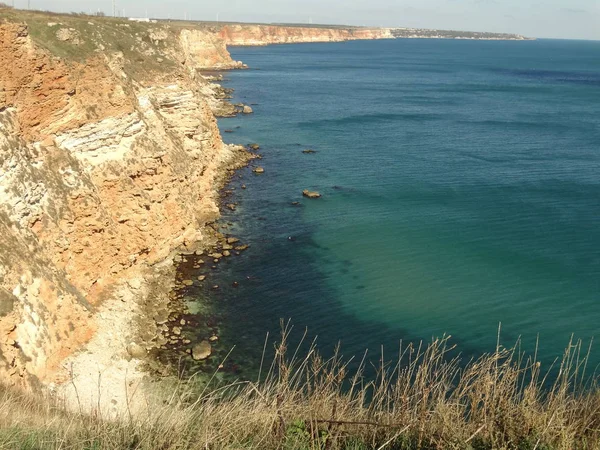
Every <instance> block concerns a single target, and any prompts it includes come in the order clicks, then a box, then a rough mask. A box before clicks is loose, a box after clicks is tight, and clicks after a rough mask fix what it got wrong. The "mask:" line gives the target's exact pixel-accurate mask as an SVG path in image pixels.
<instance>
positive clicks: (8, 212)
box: [0, 8, 390, 408]
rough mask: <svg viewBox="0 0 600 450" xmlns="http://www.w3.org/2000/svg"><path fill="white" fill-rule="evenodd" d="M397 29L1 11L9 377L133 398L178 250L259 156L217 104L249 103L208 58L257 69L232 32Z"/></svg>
mask: <svg viewBox="0 0 600 450" xmlns="http://www.w3.org/2000/svg"><path fill="white" fill-rule="evenodd" d="M388 33H389V32H388V31H386V30H369V29H358V28H355V29H343V28H339V29H331V30H328V29H324V28H315V29H309V28H302V27H271V26H251V25H248V26H235V25H232V26H224V27H202V26H195V25H194V26H192V25H189V24H169V23H143V24H142V23H135V22H128V21H125V20H117V19H104V18H92V17H77V16H67V15H64V16H56V15H47V14H43V13H25V12H22V11H14V10H8V9H2V8H0V64H1V66H2V68H3V69H2V70H0V378H1V379H2V380H3V381H4V382H8V383H10V384H18V385H23V386H29V387H31V386H33V385H35V384H37V383H40V382H41V383H42V384H44V385H46V386H61V383H62V386H63V387H64V386H65V384H64V383H65V381H66V380H68V381H69V383H68V386H69V388H64V389H65V392H66V390H68V389H72V390H73V392H71V396H70V398H71V399H74V398H76V399H77V402H81V401H82V399H81V398H80V392H86V393H90V392H95V393H90V394H89V399H88V401H89V402H90V405H96V404H99V403H100V396H101V391H102V387H101V386H99V385H97V386H92V385H91V384H90V383H91V381H90V380H93V382H94V383H95V382H99V381H98V380H99V378H98V374H101V375H102V379H103V383H104V387H107V391H108V392H110V394H109V395H106V394H105V395H104V397H103V400H105V401H108V402H109V405H110V404H112V405H117V404H121V405H123V404H127V407H129V406H130V405H129V399H128V389H129V388H131V389H135V388H136V383H138V382H139V381H140V379H141V375H140V370H139V369H140V363H139V357H140V356H141V355H143V354H145V352H146V351H148V350H149V349H151V348H153V346H154V345H156V341H159V340H160V322H161V320H163V318H162V316H164V314H165V312H164V311H161V312H160V313H159V314H157V315H160V316H161V319H160V320H159V319H158V318H157V317H153V316H152V314H150V316H149V317H146V316H145V315H148V311H147V309H144V308H145V306H147V305H149V304H152V305H154V306H155V307H156V305H158V306H159V307H162V306H161V305H163V304H166V303H167V302H168V298H167V297H168V293H169V289H170V282H169V277H171V279H172V278H173V273H172V264H169V261H170V260H169V256H170V255H173V252H174V251H175V250H176V249H179V250H177V251H181V249H182V248H183V249H184V250H189V251H192V250H193V249H194V248H195V246H197V245H198V244H199V243H202V242H203V240H206V239H207V235H208V234H209V233H208V232H207V228H206V224H207V223H210V222H212V221H214V220H215V219H216V218H218V216H219V209H218V205H217V190H218V188H219V186H220V185H221V183H222V182H223V180H224V179H225V178H226V173H227V171H228V170H229V169H232V168H234V167H239V166H240V165H242V164H244V163H245V161H246V160H247V158H248V155H247V153H246V152H245V151H244V149H243V148H241V147H239V146H232V145H225V144H224V143H223V141H222V139H221V136H220V133H219V129H218V127H217V123H216V119H215V115H216V114H220V113H223V111H224V110H225V113H227V114H229V113H231V111H232V109H231V108H233V107H227V108H224V107H223V105H224V102H223V96H224V95H223V90H221V89H220V87H219V86H217V85H215V84H213V83H211V82H209V81H208V78H205V77H204V76H202V75H201V73H200V72H199V70H202V69H232V68H241V67H243V64H242V63H241V62H236V61H233V60H232V59H231V56H230V54H229V52H228V51H227V48H226V46H227V45H231V44H234V45H264V44H271V43H288V42H317V41H319V42H321V41H341V40H350V39H360V38H365V39H378V38H383V37H390V36H389V35H388ZM165 262H166V263H165ZM132 345H133V346H132ZM82 349H86V350H87V351H86V352H81V351H80V350H82ZM124 374H127V380H128V383H127V384H125V383H124V381H123V377H124V376H125V375H124ZM132 383H133V384H132ZM106 384H108V386H106ZM67 394H68V392H67ZM67 397H69V396H68V395H67ZM68 400H69V399H68V398H67V401H68ZM90 405H81V403H79V404H78V405H77V406H78V407H82V406H84V407H86V408H87V407H89V406H90Z"/></svg>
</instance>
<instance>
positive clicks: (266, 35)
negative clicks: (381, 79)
mask: <svg viewBox="0 0 600 450" xmlns="http://www.w3.org/2000/svg"><path fill="white" fill-rule="evenodd" d="M218 35H219V37H220V38H221V39H222V40H223V41H224V42H225V43H226V44H227V45H269V44H291V43H306V42H342V41H352V40H358V39H391V38H393V36H392V32H391V30H389V29H386V28H358V27H350V28H343V27H339V28H323V27H314V28H310V27H301V26H269V25H226V26H223V27H222V28H221V29H220V30H219V32H218Z"/></svg>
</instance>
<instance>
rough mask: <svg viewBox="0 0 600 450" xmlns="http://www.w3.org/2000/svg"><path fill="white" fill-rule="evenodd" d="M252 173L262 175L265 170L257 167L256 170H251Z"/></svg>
mask: <svg viewBox="0 0 600 450" xmlns="http://www.w3.org/2000/svg"><path fill="white" fill-rule="evenodd" d="M253 172H254V173H264V172H265V169H263V168H262V167H257V168H256V169H254V170H253Z"/></svg>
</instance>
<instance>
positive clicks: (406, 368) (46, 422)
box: [0, 329, 600, 450]
mask: <svg viewBox="0 0 600 450" xmlns="http://www.w3.org/2000/svg"><path fill="white" fill-rule="evenodd" d="M288 333H289V330H288V329H285V330H284V332H283V334H282V339H281V341H280V343H279V344H277V346H276V348H275V352H276V356H275V358H274V360H273V361H272V362H271V364H270V365H269V366H268V367H263V368H262V369H261V372H262V373H263V375H262V376H259V379H257V380H253V381H236V382H232V383H231V384H229V385H226V386H219V387H217V386H215V387H213V388H206V387H204V388H203V389H202V390H200V389H198V388H195V387H194V386H195V384H194V382H193V381H190V382H185V383H184V382H179V383H177V384H176V385H175V386H174V387H172V388H171V389H170V391H169V392H168V396H165V397H164V398H165V401H164V402H163V403H161V404H160V405H151V406H149V407H148V408H147V409H145V410H143V411H140V412H138V413H136V414H133V415H130V414H125V415H123V416H122V417H118V418H116V419H109V418H105V417H102V415H101V413H99V412H94V413H92V414H91V415H84V414H74V413H67V412H65V411H63V410H62V409H61V408H60V407H59V405H58V404H57V403H56V400H39V399H38V400H34V399H32V398H30V397H26V396H22V395H21V396H20V395H17V394H16V393H15V392H14V391H11V390H9V389H4V391H3V392H2V393H1V395H0V448H15V449H59V448H60V449H68V448H73V449H82V448H86V449H148V450H150V449H163V450H167V449H169V450H170V449H207V448H208V449H222V448H223V449H224V448H227V449H241V448H252V449H285V450H291V449H307V450H308V449H311V450H312V449H322V450H326V449H352V450H363V449H365V450H366V449H384V448H386V449H402V450H409V449H468V450H487V449H518V450H555V449H556V450H558V449H598V448H600V393H599V391H598V389H597V384H596V381H597V380H596V379H593V378H592V379H590V378H587V377H586V375H585V365H586V361H587V356H586V355H585V354H583V352H582V348H581V344H579V343H573V344H572V345H570V346H569V348H568V349H567V351H566V352H565V355H564V359H563V361H562V362H559V363H557V371H555V375H553V376H551V375H550V374H549V372H546V373H543V372H542V371H541V367H540V364H539V363H538V362H536V361H534V360H532V359H527V358H525V356H524V355H522V354H520V353H519V352H518V351H517V350H516V349H503V348H498V349H497V350H496V351H494V352H492V353H490V354H487V355H483V356H482V357H481V358H479V359H477V360H473V361H470V362H467V363H464V362H462V361H460V360H459V359H457V358H450V357H449V356H448V354H449V351H450V350H451V349H452V347H451V346H449V343H448V340H447V339H441V340H436V341H434V342H432V343H430V344H429V345H421V346H418V347H413V346H410V345H409V346H407V347H405V348H403V349H401V352H400V357H399V360H398V361H397V363H396V364H395V365H392V366H387V365H386V366H382V367H380V368H379V371H378V375H377V377H376V379H373V380H369V379H366V378H365V377H364V372H363V370H364V368H365V367H364V366H365V364H364V362H363V364H361V369H359V370H358V372H355V373H349V372H348V361H343V360H341V358H340V357H339V356H338V355H334V356H333V357H332V358H330V359H326V360H325V359H323V358H322V357H320V356H319V354H318V352H317V349H316V348H315V347H314V345H313V346H311V348H310V350H309V351H308V354H307V355H306V356H305V357H302V358H299V357H298V356H297V353H298V349H297V348H296V349H292V350H293V351H291V352H288V350H287V348H286V342H287V337H288ZM289 353H291V354H293V355H296V356H292V357H290V356H289Z"/></svg>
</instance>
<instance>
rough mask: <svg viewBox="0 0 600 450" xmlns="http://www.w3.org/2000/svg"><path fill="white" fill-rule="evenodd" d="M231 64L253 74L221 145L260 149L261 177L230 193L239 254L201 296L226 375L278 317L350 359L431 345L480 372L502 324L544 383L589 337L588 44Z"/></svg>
mask: <svg viewBox="0 0 600 450" xmlns="http://www.w3.org/2000/svg"><path fill="white" fill-rule="evenodd" d="M231 51H232V56H233V58H234V59H236V60H242V61H244V62H245V63H247V64H248V65H249V66H250V67H251V68H252V69H251V70H247V71H236V72H231V73H228V74H227V75H226V77H227V79H228V82H226V83H225V84H226V85H227V86H228V87H233V88H235V89H236V93H235V98H234V101H243V102H245V103H249V104H253V103H255V105H253V108H254V111H255V114H253V115H251V116H240V117H237V118H233V119H223V120H220V121H219V123H220V127H221V129H222V130H224V129H233V130H234V133H224V138H225V139H226V140H228V141H231V142H236V143H250V142H258V143H260V144H261V151H260V153H261V154H262V155H263V157H264V158H263V160H261V161H260V162H259V163H260V165H261V166H263V167H264V168H265V173H264V174H263V175H255V174H253V173H252V172H251V171H250V169H246V170H244V171H243V172H242V178H241V179H240V178H236V179H235V180H234V182H233V183H232V186H233V187H235V188H236V190H235V191H234V195H233V200H234V201H236V202H238V203H239V206H238V208H237V211H236V212H234V213H232V212H227V213H225V217H224V219H223V223H224V224H225V223H226V222H228V221H229V222H231V223H232V224H233V225H232V226H231V227H229V228H228V229H227V231H228V232H231V233H233V234H234V235H236V236H238V237H241V238H242V239H243V240H244V241H246V242H249V243H250V244H251V245H252V247H251V248H250V250H248V251H247V252H246V253H245V254H244V255H243V256H242V257H239V258H234V259H228V260H227V261H225V262H223V263H221V267H220V269H219V270H218V271H217V272H215V273H214V274H213V275H211V277H212V280H211V283H212V282H213V281H214V282H215V283H217V284H220V285H221V286H223V289H221V291H220V292H218V293H210V292H207V294H208V295H211V296H212V299H213V300H214V301H216V302H220V304H221V305H222V308H221V311H222V318H223V320H224V326H223V331H222V332H223V333H224V340H223V344H222V345H224V346H231V345H233V344H235V345H237V346H238V347H237V349H236V350H235V351H234V358H236V356H235V355H236V353H237V355H238V356H237V358H239V359H243V360H245V361H246V363H248V362H254V363H258V361H259V359H260V353H261V351H262V342H263V340H264V338H265V334H266V333H267V332H268V331H270V332H271V333H274V332H277V330H278V328H279V320H280V318H284V319H288V318H289V319H291V320H292V322H293V323H294V324H295V326H296V329H297V334H298V335H300V334H301V330H303V329H304V327H308V329H309V334H310V336H314V335H318V336H319V342H320V344H321V346H322V347H324V348H325V349H328V348H332V347H333V346H334V345H335V344H336V343H337V342H338V340H339V341H341V343H342V349H343V351H344V354H346V355H351V354H357V353H361V352H362V351H364V349H365V348H370V349H371V351H373V352H374V353H378V352H379V349H380V346H381V345H384V346H385V348H386V349H389V350H388V351H389V353H394V351H395V350H396V349H397V346H398V342H399V341H400V340H405V341H406V340H410V341H418V340H429V339H431V338H432V337H433V336H442V335H444V334H450V335H452V341H453V342H455V343H457V344H458V345H459V348H460V349H461V351H462V352H464V353H465V354H467V355H469V356H473V355H478V354H481V353H483V352H487V351H491V350H493V349H494V347H495V344H496V334H497V330H498V326H499V323H502V334H501V339H502V342H503V344H504V345H506V346H510V345H512V344H514V343H515V342H516V340H517V339H518V338H519V336H521V337H522V340H523V347H524V348H525V349H527V350H530V351H532V350H533V348H534V344H535V341H536V339H537V338H538V336H539V341H540V348H539V351H538V356H539V357H540V359H541V360H542V362H543V363H544V364H546V365H548V364H550V363H551V362H552V361H553V360H554V358H555V357H557V356H560V355H561V353H562V351H563V350H564V348H565V346H566V345H567V343H568V341H569V338H570V336H571V334H572V333H574V334H575V336H576V337H577V338H582V339H585V340H589V339H590V338H591V337H592V336H594V335H597V334H598V332H599V331H600V177H599V174H600V59H599V58H598V55H599V54H600V43H597V42H578V41H547V40H544V41H535V42H484V41H445V40H395V41H358V42H350V43H335V44H303V45H288V46H270V47H264V48H262V47H259V48H234V49H231ZM237 127H239V128H237ZM307 148H312V149H315V150H316V151H317V153H316V154H308V155H307V154H303V153H302V152H301V151H302V150H303V149H307ZM241 184H246V185H247V189H246V190H241V189H240V186H241ZM306 188H308V189H312V190H318V191H319V192H321V193H322V194H323V198H321V199H319V200H308V199H303V198H302V195H301V193H302V190H303V189H306ZM229 201H230V200H227V202H229ZM293 201H299V202H300V205H299V206H293V205H292V204H291V202H293ZM290 238H291V239H290ZM232 280H237V281H239V283H240V286H239V288H232V287H231V288H230V287H228V286H229V285H230V283H231V281H232ZM592 358H593V365H596V364H598V363H599V362H600V351H597V349H596V350H595V351H593V353H592Z"/></svg>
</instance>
